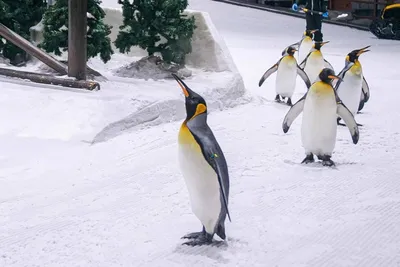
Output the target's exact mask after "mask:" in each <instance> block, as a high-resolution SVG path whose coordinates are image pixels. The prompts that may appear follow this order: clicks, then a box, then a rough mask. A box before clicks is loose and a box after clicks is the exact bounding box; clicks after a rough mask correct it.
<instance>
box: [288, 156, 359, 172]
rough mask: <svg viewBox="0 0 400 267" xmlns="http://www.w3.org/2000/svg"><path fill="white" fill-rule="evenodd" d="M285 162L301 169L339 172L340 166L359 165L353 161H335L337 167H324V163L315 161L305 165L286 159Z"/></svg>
mask: <svg viewBox="0 0 400 267" xmlns="http://www.w3.org/2000/svg"><path fill="white" fill-rule="evenodd" d="M283 162H284V163H286V164H289V165H292V166H298V167H301V168H304V167H306V168H310V169H316V170H327V169H328V170H329V169H332V170H337V171H339V170H340V166H346V165H356V164H357V162H351V161H348V162H340V161H335V165H333V166H324V165H322V161H315V162H311V163H307V164H304V163H301V162H295V161H293V160H288V159H285V160H284V161H283Z"/></svg>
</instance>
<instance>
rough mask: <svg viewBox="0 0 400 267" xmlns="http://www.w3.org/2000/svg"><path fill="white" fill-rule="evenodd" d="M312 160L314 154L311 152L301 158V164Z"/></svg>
mask: <svg viewBox="0 0 400 267" xmlns="http://www.w3.org/2000/svg"><path fill="white" fill-rule="evenodd" d="M314 161H315V160H314V155H313V154H312V153H310V154H307V156H306V157H305V158H304V159H303V161H302V162H301V164H308V163H313V162H314Z"/></svg>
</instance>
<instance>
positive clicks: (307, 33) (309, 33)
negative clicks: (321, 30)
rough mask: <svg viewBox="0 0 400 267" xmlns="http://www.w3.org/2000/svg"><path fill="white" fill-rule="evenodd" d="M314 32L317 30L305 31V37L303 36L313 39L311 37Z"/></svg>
mask: <svg viewBox="0 0 400 267" xmlns="http://www.w3.org/2000/svg"><path fill="white" fill-rule="evenodd" d="M316 31H318V29H316V30H306V31H305V32H304V35H305V36H308V37H310V38H313V35H314V33H315V32H316Z"/></svg>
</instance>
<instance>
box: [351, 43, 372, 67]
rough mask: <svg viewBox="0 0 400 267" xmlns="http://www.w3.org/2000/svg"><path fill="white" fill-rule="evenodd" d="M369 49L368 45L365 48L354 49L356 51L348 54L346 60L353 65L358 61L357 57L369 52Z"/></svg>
mask: <svg viewBox="0 0 400 267" xmlns="http://www.w3.org/2000/svg"><path fill="white" fill-rule="evenodd" d="M369 47H370V45H369V46H366V47H364V48H361V49H356V50H353V51H351V52H350V53H348V54H347V56H346V60H347V61H350V62H353V63H355V62H356V61H357V60H358V57H359V56H360V55H361V54H362V53H365V52H368V51H370V50H368V49H367V48H369Z"/></svg>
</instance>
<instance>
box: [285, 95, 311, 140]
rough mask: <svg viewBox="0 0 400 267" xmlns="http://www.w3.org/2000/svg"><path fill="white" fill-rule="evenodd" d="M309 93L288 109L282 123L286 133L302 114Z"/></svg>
mask: <svg viewBox="0 0 400 267" xmlns="http://www.w3.org/2000/svg"><path fill="white" fill-rule="evenodd" d="M306 96H307V94H305V95H304V96H303V97H302V98H300V99H299V100H298V101H297V102H296V103H295V104H294V105H293V106H292V107H291V108H290V109H289V111H288V113H287V114H286V116H285V118H284V119H283V123H282V130H283V132H284V133H287V132H288V131H289V128H290V125H292V123H293V121H294V120H295V119H296V118H297V117H298V116H299V115H300V113H301V112H302V111H303V108H304V102H305V100H306Z"/></svg>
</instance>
